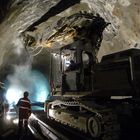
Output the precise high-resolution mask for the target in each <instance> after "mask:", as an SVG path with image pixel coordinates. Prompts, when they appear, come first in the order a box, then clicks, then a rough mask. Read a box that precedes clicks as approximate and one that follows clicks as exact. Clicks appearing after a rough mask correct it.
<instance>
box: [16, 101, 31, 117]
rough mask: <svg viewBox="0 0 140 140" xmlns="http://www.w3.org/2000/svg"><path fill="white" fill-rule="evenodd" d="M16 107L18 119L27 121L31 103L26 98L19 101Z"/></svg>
mask: <svg viewBox="0 0 140 140" xmlns="http://www.w3.org/2000/svg"><path fill="white" fill-rule="evenodd" d="M17 106H18V107H19V118H21V119H28V118H29V115H30V113H31V103H30V100H29V99H28V98H21V99H19V101H18V103H17Z"/></svg>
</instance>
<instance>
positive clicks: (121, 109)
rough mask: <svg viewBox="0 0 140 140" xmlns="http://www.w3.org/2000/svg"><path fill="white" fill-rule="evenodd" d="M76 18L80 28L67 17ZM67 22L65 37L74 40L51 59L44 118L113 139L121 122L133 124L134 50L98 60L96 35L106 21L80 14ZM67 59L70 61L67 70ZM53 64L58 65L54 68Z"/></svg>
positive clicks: (138, 83)
mask: <svg viewBox="0 0 140 140" xmlns="http://www.w3.org/2000/svg"><path fill="white" fill-rule="evenodd" d="M79 18H80V20H81V21H79V22H81V23H84V24H83V26H78V24H77V23H76V22H75V24H76V25H74V22H73V20H72V19H77V20H79ZM67 20H69V29H72V30H69V33H72V31H75V32H74V34H73V36H74V37H73V38H74V39H73V42H72V43H70V44H68V45H64V46H62V47H61V48H60V49H58V51H57V52H55V54H54V53H53V55H52V59H51V72H52V73H51V78H50V79H51V87H52V92H51V94H52V96H51V98H50V100H47V101H46V102H45V111H46V113H47V118H48V119H53V120H55V121H57V122H60V123H62V124H64V125H67V126H70V127H72V128H74V129H77V130H78V131H81V132H84V133H86V134H90V135H91V137H93V138H97V139H101V140H117V139H119V136H120V132H121V125H122V123H124V122H126V123H127V120H129V119H130V118H132V119H135V120H139V119H138V118H139V117H138V116H140V114H139V111H140V100H139V96H140V66H139V64H140V50H139V49H129V50H124V51H121V52H116V53H113V54H109V55H105V56H103V57H102V59H101V61H100V62H98V60H97V53H98V50H99V47H100V44H101V41H102V32H103V30H104V29H105V28H106V26H107V25H108V23H106V22H105V21H104V20H103V19H102V18H101V17H99V16H96V17H95V16H93V15H91V14H85V13H81V14H80V15H78V14H77V15H74V16H73V17H72V16H71V17H68V19H67ZM67 20H66V19H65V20H64V19H63V22H62V21H61V22H59V23H61V25H63V28H61V29H60V33H61V35H62V32H63V33H64V31H65V29H66V28H65V25H67V26H68V24H66V21H67ZM81 23H80V25H81ZM70 31H71V32H70ZM65 33H66V32H65ZM67 33H68V32H67ZM58 35H59V34H58V33H57V34H56V35H53V38H55V37H58ZM70 60H73V61H74V62H75V63H74V65H72V66H71V67H70V64H69V63H70ZM56 61H57V63H58V64H60V66H59V67H57V66H56V65H55V64H56ZM68 65H69V66H68ZM53 72H55V73H53Z"/></svg>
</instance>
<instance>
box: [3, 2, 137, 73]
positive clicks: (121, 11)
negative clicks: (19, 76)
mask: <svg viewBox="0 0 140 140" xmlns="http://www.w3.org/2000/svg"><path fill="white" fill-rule="evenodd" d="M95 17H102V18H103V19H104V20H105V22H106V23H110V24H109V25H108V26H107V27H106V28H105V30H104V32H103V40H102V43H101V47H100V51H99V53H98V57H99V58H101V57H102V55H104V54H108V53H111V52H114V51H119V50H123V49H128V48H132V47H137V48H139V46H140V40H139V38H140V1H139V0H11V1H8V0H0V22H1V23H0V43H1V44H0V66H1V69H0V70H1V71H2V70H3V69H4V70H5V69H6V70H8V68H7V67H8V66H9V65H11V64H14V63H22V62H25V60H26V56H27V55H28V54H27V52H29V53H31V55H32V56H34V57H36V55H38V54H39V53H40V52H41V53H40V54H43V55H40V54H39V55H40V57H41V56H42V57H46V56H45V55H44V54H46V50H47V51H54V50H57V49H58V48H60V47H62V46H67V45H69V44H71V43H73V41H74V39H75V36H77V34H78V32H77V29H78V30H79V29H82V27H86V26H87V25H90V24H91V23H92V21H93V20H94V19H95ZM85 31H86V30H85ZM83 33H84V32H82V34H80V36H79V38H80V37H83V38H84V37H85V36H84V35H83ZM46 55H47V54H46ZM23 58H24V59H23ZM7 65H8V66H7ZM5 67H6V68H5Z"/></svg>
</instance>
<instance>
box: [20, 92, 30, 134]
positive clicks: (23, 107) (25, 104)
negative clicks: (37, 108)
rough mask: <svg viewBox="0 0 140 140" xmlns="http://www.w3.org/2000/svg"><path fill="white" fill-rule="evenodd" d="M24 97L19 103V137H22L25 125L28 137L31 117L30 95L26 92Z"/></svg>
mask: <svg viewBox="0 0 140 140" xmlns="http://www.w3.org/2000/svg"><path fill="white" fill-rule="evenodd" d="M23 96H24V97H23V98H20V99H19V101H18V103H17V107H18V111H19V123H18V136H20V134H21V132H22V128H23V125H24V128H25V134H26V135H27V131H28V119H29V117H30V115H31V103H30V100H29V99H28V96H29V93H28V92H27V91H25V92H24V95H23Z"/></svg>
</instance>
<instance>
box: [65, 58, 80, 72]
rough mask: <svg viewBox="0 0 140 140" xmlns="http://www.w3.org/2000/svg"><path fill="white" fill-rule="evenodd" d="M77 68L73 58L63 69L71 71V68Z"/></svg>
mask: <svg viewBox="0 0 140 140" xmlns="http://www.w3.org/2000/svg"><path fill="white" fill-rule="evenodd" d="M77 68H78V64H77V63H75V62H74V61H73V60H70V64H69V66H68V67H67V69H66V70H65V72H69V71H73V70H76V69H77Z"/></svg>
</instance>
